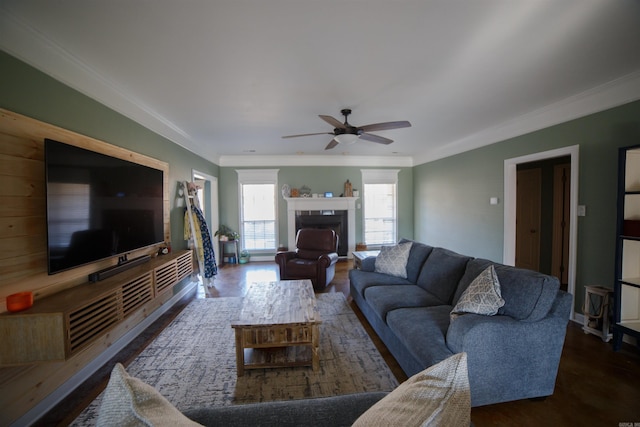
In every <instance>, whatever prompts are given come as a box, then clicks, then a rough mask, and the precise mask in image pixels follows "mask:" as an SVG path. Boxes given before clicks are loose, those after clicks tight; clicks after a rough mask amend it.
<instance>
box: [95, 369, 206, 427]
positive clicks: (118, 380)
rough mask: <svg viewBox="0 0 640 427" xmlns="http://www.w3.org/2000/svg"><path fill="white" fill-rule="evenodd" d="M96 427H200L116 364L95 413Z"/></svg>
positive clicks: (154, 390)
mask: <svg viewBox="0 0 640 427" xmlns="http://www.w3.org/2000/svg"><path fill="white" fill-rule="evenodd" d="M96 425H97V426H98V427H103V426H104V427H107V426H127V427H137V426H166V427H176V426H200V425H201V424H198V423H195V422H193V421H191V420H190V419H189V418H187V417H185V416H184V415H182V413H181V412H180V411H178V410H177V409H176V408H175V407H174V406H173V405H172V404H171V403H169V401H168V400H167V399H166V398H165V397H164V396H162V395H161V394H160V393H158V392H157V391H156V389H154V388H153V387H151V386H150V385H148V384H146V383H144V382H143V381H141V380H139V379H138V378H134V377H132V376H130V375H129V374H128V373H127V371H125V369H124V367H123V366H122V365H121V364H120V363H118V364H116V366H115V367H114V368H113V370H112V371H111V378H110V379H109V384H107V388H106V389H105V391H104V394H103V396H102V402H101V403H100V409H99V411H98V422H97V423H96Z"/></svg>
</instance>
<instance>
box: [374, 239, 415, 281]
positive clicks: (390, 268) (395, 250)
mask: <svg viewBox="0 0 640 427" xmlns="http://www.w3.org/2000/svg"><path fill="white" fill-rule="evenodd" d="M412 244H413V242H406V243H399V244H397V245H395V246H382V247H381V248H380V253H379V254H378V256H377V257H376V267H375V272H376V273H384V274H388V275H390V276H397V277H402V278H403V279H406V278H407V259H409V251H410V250H411V245H412Z"/></svg>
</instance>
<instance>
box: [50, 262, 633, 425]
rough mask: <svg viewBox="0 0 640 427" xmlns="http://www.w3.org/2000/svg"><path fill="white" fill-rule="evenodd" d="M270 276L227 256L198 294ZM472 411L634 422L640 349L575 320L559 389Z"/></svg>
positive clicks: (125, 355) (138, 346) (257, 265)
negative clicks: (618, 346)
mask: <svg viewBox="0 0 640 427" xmlns="http://www.w3.org/2000/svg"><path fill="white" fill-rule="evenodd" d="M351 268H352V264H351V263H350V262H347V261H341V262H339V263H338V266H337V269H336V277H335V279H334V280H333V282H332V284H331V285H330V286H329V287H328V288H327V289H326V290H325V291H324V292H342V293H343V294H344V295H345V296H347V299H348V300H349V279H348V271H349V269H351ZM270 280H278V270H277V266H276V264H275V263H273V262H253V261H252V262H250V263H248V264H241V265H237V264H227V265H225V266H224V267H223V268H220V270H219V274H218V276H216V279H215V281H214V284H215V287H213V288H210V289H209V294H210V295H208V296H207V295H205V291H204V289H203V287H202V286H200V287H199V288H198V292H197V295H196V298H206V297H214V298H215V297H227V296H243V295H244V293H245V291H246V289H247V286H248V285H249V284H251V283H253V282H256V281H270ZM186 303H188V301H182V302H181V304H178V305H177V307H175V308H174V309H172V310H171V311H170V312H169V313H167V314H166V315H164V316H163V317H162V318H161V319H160V320H158V321H157V322H156V323H155V324H154V325H153V326H152V327H150V328H149V330H148V331H145V333H144V334H143V335H142V336H141V337H140V338H138V339H136V340H135V341H134V342H133V343H131V344H130V345H129V346H128V347H127V348H126V349H125V350H123V351H122V352H121V353H120V354H119V355H118V356H116V357H114V359H113V360H112V361H111V362H110V363H109V364H107V365H105V367H104V368H103V369H101V370H100V371H99V372H98V373H96V375H94V377H93V378H92V379H91V380H90V381H87V383H86V384H84V385H83V386H82V387H80V388H79V390H77V391H76V392H75V393H74V394H72V395H71V396H70V397H69V398H67V399H65V401H64V402H62V403H61V404H60V405H58V407H57V408H54V410H52V411H51V412H50V413H49V414H47V415H46V416H45V417H44V418H43V419H42V420H41V421H40V422H39V423H38V425H67V424H68V422H70V421H71V420H73V419H74V418H75V416H76V415H75V414H78V413H79V412H80V411H81V410H82V408H84V406H86V405H87V404H88V403H90V402H91V401H92V400H93V398H94V397H95V396H97V395H98V394H99V393H100V391H101V390H102V389H103V388H104V386H105V385H106V381H107V379H108V375H109V372H110V370H111V367H112V366H113V364H114V363H115V362H116V361H120V362H122V363H123V364H124V365H125V366H126V365H127V364H128V362H130V361H131V360H133V359H134V358H135V356H136V355H137V354H138V353H139V352H140V351H142V349H143V348H144V347H145V346H146V344H147V343H148V342H150V341H151V340H152V339H153V337H154V336H155V335H157V333H159V332H160V331H161V330H162V328H164V327H165V326H166V325H167V324H168V323H169V322H170V321H171V320H172V319H173V318H174V317H175V316H176V315H177V314H178V313H179V312H180V310H181V309H182V308H183V307H184V305H186ZM350 304H351V307H352V308H353V310H354V311H355V313H356V314H357V315H358V317H359V318H360V321H361V322H362V323H363V325H364V327H365V329H366V330H367V331H368V332H369V335H370V336H371V338H372V340H373V342H374V343H375V345H376V347H377V348H378V350H379V351H380V353H381V354H382V356H383V357H384V358H385V360H386V361H387V364H388V365H389V367H390V368H391V370H392V372H393V373H394V374H395V375H396V377H397V378H398V380H399V381H400V382H402V381H404V380H406V378H407V377H406V375H405V374H404V372H403V371H402V369H401V368H400V367H399V366H398V364H397V363H396V361H395V359H394V358H393V356H391V355H390V353H389V351H388V350H387V349H386V348H385V346H384V344H382V342H381V341H380V339H379V338H378V337H377V336H376V335H375V333H374V332H373V330H372V329H371V327H370V326H369V325H368V323H367V321H366V320H365V319H364V317H363V316H362V314H361V313H360V310H359V309H358V307H357V306H356V305H355V304H354V303H353V302H351V301H350ZM471 419H472V421H473V423H474V424H475V425H476V427H484V426H518V427H527V426H536V427H538V426H612V427H618V426H621V425H632V426H633V425H634V423H635V425H636V426H640V351H639V350H638V348H636V347H632V346H629V345H627V344H624V345H623V348H622V350H620V351H618V352H614V351H613V350H612V346H611V344H610V343H604V342H603V341H602V340H600V339H599V338H598V337H596V336H594V335H586V334H584V333H583V332H582V329H581V327H580V325H578V324H576V323H575V322H569V326H568V328H567V338H566V341H565V346H564V349H563V354H562V359H561V362H560V368H559V372H558V378H557V381H556V389H555V392H554V394H553V395H552V396H550V397H548V398H546V399H539V400H519V401H514V402H508V403H501V404H496V405H489V406H483V407H478V408H473V409H472V411H471ZM625 423H631V424H625Z"/></svg>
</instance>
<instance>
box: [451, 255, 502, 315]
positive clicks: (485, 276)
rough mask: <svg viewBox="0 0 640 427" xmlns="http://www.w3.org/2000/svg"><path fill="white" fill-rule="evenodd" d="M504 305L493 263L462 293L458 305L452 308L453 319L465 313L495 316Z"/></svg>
mask: <svg viewBox="0 0 640 427" xmlns="http://www.w3.org/2000/svg"><path fill="white" fill-rule="evenodd" d="M503 305H504V299H502V294H501V292H500V281H499V280H498V275H497V274H496V270H495V268H494V267H493V265H490V266H489V267H487V268H485V269H484V271H483V272H482V273H480V274H479V275H478V277H476V278H475V279H473V282H471V284H470V285H469V287H468V288H467V289H466V290H465V291H464V292H463V293H462V296H461V297H460V299H459V300H458V303H457V304H456V306H455V307H454V308H453V310H451V319H455V318H456V317H458V316H459V315H461V314H463V313H475V314H484V315H488V316H493V315H494V314H496V313H497V312H498V309H499V308H500V307H502V306H503Z"/></svg>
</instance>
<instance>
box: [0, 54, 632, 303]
mask: <svg viewBox="0 0 640 427" xmlns="http://www.w3.org/2000/svg"><path fill="white" fill-rule="evenodd" d="M0 69H1V70H2V77H3V78H2V79H0V107H1V108H5V109H7V110H11V111H14V112H16V113H19V114H23V115H26V116H29V117H33V118H35V119H38V120H42V121H44V122H47V123H51V124H54V125H56V126H60V127H62V128H65V129H69V130H72V131H75V132H78V133H81V134H84V135H88V136H91V137H94V138H97V139H99V140H102V141H106V142H109V143H111V144H114V145H118V146H121V147H124V148H127V149H129V150H132V151H136V152H139V153H141V154H145V155H148V156H151V157H154V158H156V159H160V160H163V161H166V162H168V163H169V183H170V197H171V200H174V197H175V194H176V186H177V182H178V181H183V180H189V179H190V177H191V171H192V169H197V170H200V171H202V172H204V173H207V174H209V175H212V176H216V177H218V179H219V202H220V223H226V224H228V225H230V226H231V227H235V228H237V227H238V184H237V182H238V180H237V173H236V168H232V167H218V166H217V165H216V164H214V163H212V162H210V161H207V160H206V159H203V158H202V157H200V156H197V155H195V154H193V153H191V152H190V151H188V150H185V149H184V148H182V147H180V146H178V145H177V144H175V143H173V142H171V141H169V140H168V139H166V138H164V137H162V136H160V135H158V134H156V133H154V132H152V131H150V130H149V129H146V128H145V127H143V126H141V125H140V124H138V123H136V122H134V121H132V120H130V119H128V118H126V117H124V116H123V115H121V114H119V113H117V112H115V111H113V110H111V109H110V108H108V107H106V106H104V105H102V104H100V103H98V102H96V101H94V100H93V99H91V98H89V97H87V96H85V95H83V94H81V93H80V92H78V91H75V90H73V89H71V88H70V87H68V86H66V85H64V84H62V83H60V82H58V81H56V80H54V79H53V78H51V77H49V76H47V75H45V74H43V73H42V72H40V71H38V70H36V69H34V68H32V67H31V66H29V65H27V64H25V63H23V62H21V61H19V60H17V59H15V58H13V57H12V56H10V55H8V54H6V53H4V52H0ZM638 143H640V102H633V103H630V104H627V105H623V106H621V107H617V108H613V109H610V110H607V111H604V112H601V113H597V114H593V115H590V116H588V117H584V118H581V119H577V120H573V121H570V122H567V123H563V124H560V125H557V126H553V127H550V128H547V129H543V130H540V131H537V132H533V133H530V134H527V135H523V136H520V137H517V138H512V139H509V140H506V141H502V142H498V143H495V144H492V145H489V146H486V147H483V148H479V149H476V150H473V151H469V152H466V153H462V154H459V155H455V156H451V157H448V158H445V159H442V160H437V161H433V162H429V163H425V164H422V165H419V166H416V167H414V168H400V170H401V171H400V174H399V206H398V212H399V237H407V238H415V239H416V240H419V241H423V242H425V243H429V244H431V245H438V246H444V247H447V248H450V249H452V250H455V251H458V252H460V253H464V254H468V255H473V256H478V257H484V258H489V259H492V260H496V261H501V260H502V251H503V247H502V246H503V209H504V206H503V204H502V200H503V199H504V196H503V191H504V182H503V170H504V160H505V159H509V158H514V157H520V156H523V155H527V154H531V153H536V152H542V151H546V150H551V149H555V148H560V147H566V146H572V145H579V146H580V155H579V157H580V165H579V168H580V170H579V173H580V182H579V203H580V204H583V205H586V206H587V216H586V217H580V218H578V259H577V277H576V284H577V289H576V294H577V298H576V307H580V306H581V303H582V298H583V294H584V289H583V286H584V285H593V284H601V285H604V286H609V287H611V286H612V281H613V273H614V271H613V269H614V252H615V239H614V237H615V215H616V212H615V211H616V180H617V175H616V174H617V164H616V159H617V150H616V148H617V147H621V146H626V145H633V144H638ZM278 169H280V172H279V175H278V180H279V186H282V184H284V183H287V184H289V185H290V186H291V187H299V186H302V185H305V184H306V185H307V186H309V187H311V189H312V191H313V192H321V191H333V192H334V194H335V195H339V194H340V193H341V192H342V190H343V188H344V187H343V185H344V182H345V181H346V180H347V179H349V180H350V181H351V182H352V183H353V188H354V189H361V187H362V183H361V174H360V169H361V168H359V167H292V166H285V167H279V168H278ZM490 197H499V198H500V200H501V203H500V204H499V205H496V206H492V205H490V204H489V198H490ZM172 206H173V204H172ZM278 211H279V213H280V221H279V230H280V234H279V240H280V242H286V241H287V237H286V215H283V213H285V212H286V204H285V202H284V200H282V198H279V203H278ZM356 223H357V228H356V239H357V240H358V241H361V240H362V210H359V211H358V212H357V214H356ZM182 224H183V218H182V209H180V208H175V207H172V209H171V235H172V245H173V247H174V248H177V249H179V248H183V247H185V245H186V243H185V241H184V240H183V238H182V231H183V230H182Z"/></svg>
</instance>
